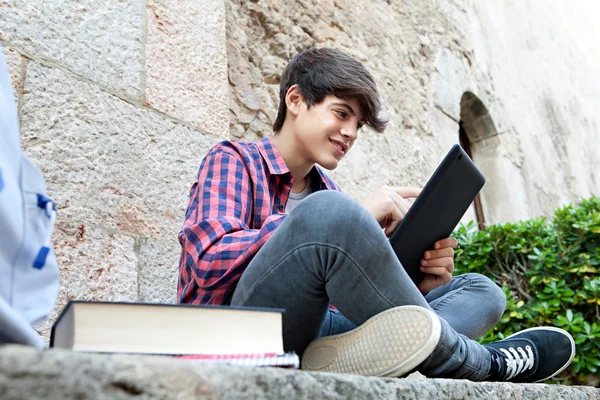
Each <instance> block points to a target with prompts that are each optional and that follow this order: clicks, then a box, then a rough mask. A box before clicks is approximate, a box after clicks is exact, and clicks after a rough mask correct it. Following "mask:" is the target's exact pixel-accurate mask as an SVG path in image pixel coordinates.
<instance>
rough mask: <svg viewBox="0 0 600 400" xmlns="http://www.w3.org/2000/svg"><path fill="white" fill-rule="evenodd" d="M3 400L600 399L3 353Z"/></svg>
mask: <svg viewBox="0 0 600 400" xmlns="http://www.w3.org/2000/svg"><path fill="white" fill-rule="evenodd" d="M0 395H1V396H2V398H3V399H7V400H8V399H30V400H35V399H95V398H108V399H130V398H133V397H135V398H143V399H191V398H195V399H196V398H197V399H288V400H292V399H419V400H421V399H423V400H425V399H472V400H478V399H481V400H489V399H499V400H508V399H521V400H534V399H535V400H538V399H561V400H575V399H577V400H584V399H585V400H598V399H600V390H598V389H597V388H593V387H586V386H563V385H543V384H514V383H496V382H471V381H468V380H462V379H411V378H405V379H380V378H368V377H362V376H356V375H347V374H331V373H309V372H304V371H298V370H289V369H283V368H251V367H236V366H226V365H215V364H194V363H192V362H190V361H186V360H177V359H173V358H171V357H168V356H165V357H158V356H154V357H151V356H133V355H110V354H91V353H77V352H72V351H67V350H62V349H52V350H50V351H38V350H35V349H32V348H27V347H23V346H14V345H13V346H4V347H0Z"/></svg>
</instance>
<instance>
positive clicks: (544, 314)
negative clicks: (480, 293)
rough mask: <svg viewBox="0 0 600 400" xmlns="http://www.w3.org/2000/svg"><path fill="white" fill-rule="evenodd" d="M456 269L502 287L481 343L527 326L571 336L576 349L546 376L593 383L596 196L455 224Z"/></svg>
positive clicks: (599, 341) (599, 278) (599, 212)
mask: <svg viewBox="0 0 600 400" xmlns="http://www.w3.org/2000/svg"><path fill="white" fill-rule="evenodd" d="M453 236H454V237H456V238H457V239H458V243H459V247H458V248H457V250H456V257H455V266H456V272H457V273H467V272H477V273H481V274H484V275H487V276H488V277H490V278H491V279H493V280H495V282H496V283H497V284H499V285H500V286H502V288H503V290H504V291H505V293H506V295H507V308H506V312H505V313H504V315H503V316H502V319H501V320H500V322H499V323H498V324H497V325H496V327H495V328H494V329H492V330H490V331H489V332H487V333H486V334H485V336H484V337H483V338H482V339H481V341H482V342H483V343H488V342H492V341H496V340H501V339H503V338H504V337H506V336H509V335H511V334H513V333H515V332H517V331H520V330H522V329H525V328H531V327H534V326H542V325H546V326H556V327H560V328H563V329H565V330H567V331H568V332H570V333H571V335H573V337H574V339H575V343H576V346H577V352H576V355H575V358H574V360H573V363H572V364H571V367H570V369H569V370H567V371H565V373H563V374H561V375H560V377H556V378H555V379H554V380H553V381H554V382H561V383H576V384H595V385H597V384H598V382H599V380H598V378H599V377H600V274H599V273H598V269H600V199H599V198H597V197H592V198H590V199H587V200H582V201H581V202H580V204H579V205H578V206H573V205H568V206H565V207H562V208H559V209H557V210H556V212H555V215H554V218H553V219H552V221H547V220H546V219H544V218H539V219H532V220H528V221H521V222H518V223H507V224H504V225H490V226H487V227H486V230H485V231H479V230H477V229H476V227H475V224H474V223H471V224H469V225H466V226H465V225H461V226H459V227H458V228H457V230H456V231H455V232H454V234H453Z"/></svg>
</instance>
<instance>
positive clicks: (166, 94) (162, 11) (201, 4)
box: [146, 0, 229, 137]
mask: <svg viewBox="0 0 600 400" xmlns="http://www.w3.org/2000/svg"><path fill="white" fill-rule="evenodd" d="M146 12H147V17H148V38H147V41H146V60H147V61H146V68H147V70H146V72H147V77H146V102H147V104H148V105H150V106H151V107H153V108H156V109H157V110H160V111H161V112H164V113H165V114H168V115H170V116H172V117H174V118H177V119H179V120H182V121H186V122H189V123H190V124H192V125H194V126H197V127H199V128H200V129H202V130H204V131H206V132H209V133H211V134H215V135H220V136H222V137H226V136H227V133H228V130H229V121H228V119H229V105H228V91H229V89H228V80H227V50H226V46H225V6H224V3H223V1H222V0H210V1H207V0H205V1H183V2H182V1H175V0H167V1H158V0H150V1H148V5H147V7H146Z"/></svg>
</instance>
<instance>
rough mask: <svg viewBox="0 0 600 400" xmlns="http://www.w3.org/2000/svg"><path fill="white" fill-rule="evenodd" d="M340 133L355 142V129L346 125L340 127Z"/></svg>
mask: <svg viewBox="0 0 600 400" xmlns="http://www.w3.org/2000/svg"><path fill="white" fill-rule="evenodd" d="M340 133H341V134H342V136H345V137H347V138H350V139H351V140H355V139H356V135H357V129H356V127H353V126H350V125H346V126H344V127H342V129H341V131H340Z"/></svg>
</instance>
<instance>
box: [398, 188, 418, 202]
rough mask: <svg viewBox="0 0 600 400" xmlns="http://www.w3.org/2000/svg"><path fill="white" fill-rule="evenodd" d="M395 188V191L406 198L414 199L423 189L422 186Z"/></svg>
mask: <svg viewBox="0 0 600 400" xmlns="http://www.w3.org/2000/svg"><path fill="white" fill-rule="evenodd" d="M394 189H395V192H396V193H398V195H399V196H400V197H402V198H404V199H411V198H412V199H414V198H416V197H417V196H418V195H419V194H420V193H421V190H423V189H422V188H417V187H396V188H394Z"/></svg>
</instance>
